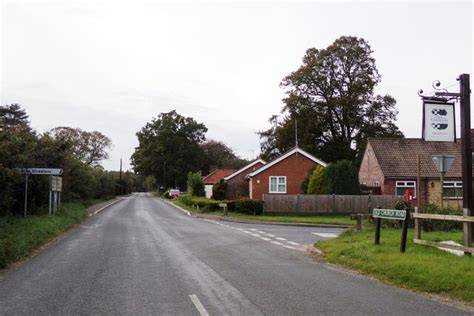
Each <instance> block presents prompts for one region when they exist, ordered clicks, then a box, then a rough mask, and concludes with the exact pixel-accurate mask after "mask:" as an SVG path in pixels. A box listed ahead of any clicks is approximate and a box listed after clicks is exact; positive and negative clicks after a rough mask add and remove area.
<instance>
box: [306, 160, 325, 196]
mask: <svg viewBox="0 0 474 316" xmlns="http://www.w3.org/2000/svg"><path fill="white" fill-rule="evenodd" d="M326 192H327V188H326V168H324V167H323V166H320V165H319V166H317V167H316V168H315V169H314V171H313V172H312V173H311V177H310V178H309V184H308V191H307V193H308V194H326Z"/></svg>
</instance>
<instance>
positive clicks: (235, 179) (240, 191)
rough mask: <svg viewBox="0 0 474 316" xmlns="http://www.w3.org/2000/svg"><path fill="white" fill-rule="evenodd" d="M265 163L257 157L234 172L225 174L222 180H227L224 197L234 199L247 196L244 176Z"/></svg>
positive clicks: (247, 185)
mask: <svg viewBox="0 0 474 316" xmlns="http://www.w3.org/2000/svg"><path fill="white" fill-rule="evenodd" d="M265 164H266V162H265V161H263V160H262V159H257V160H255V161H253V162H251V163H249V164H248V165H246V166H244V167H242V168H240V169H239V170H237V171H235V172H234V173H232V174H230V175H228V176H226V177H225V178H224V180H225V181H227V191H226V199H228V200H236V199H240V198H248V197H249V184H248V181H247V180H246V179H245V177H246V176H247V175H248V174H249V173H251V172H254V171H255V170H257V169H259V168H260V167H262V166H263V165H265Z"/></svg>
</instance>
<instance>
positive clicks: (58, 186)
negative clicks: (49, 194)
mask: <svg viewBox="0 0 474 316" xmlns="http://www.w3.org/2000/svg"><path fill="white" fill-rule="evenodd" d="M62 189H63V178H61V177H51V191H54V192H61V191H62Z"/></svg>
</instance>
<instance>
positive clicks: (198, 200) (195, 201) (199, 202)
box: [178, 195, 234, 213]
mask: <svg viewBox="0 0 474 316" xmlns="http://www.w3.org/2000/svg"><path fill="white" fill-rule="evenodd" d="M178 200H179V201H180V202H181V203H183V204H184V205H187V206H191V207H193V208H195V207H196V206H199V211H200V212H202V213H205V212H217V211H220V210H221V208H220V207H219V204H221V203H227V209H229V210H230V209H232V208H234V204H233V203H234V202H233V201H215V200H210V199H207V198H205V197H196V196H191V195H182V196H180V197H179V198H178Z"/></svg>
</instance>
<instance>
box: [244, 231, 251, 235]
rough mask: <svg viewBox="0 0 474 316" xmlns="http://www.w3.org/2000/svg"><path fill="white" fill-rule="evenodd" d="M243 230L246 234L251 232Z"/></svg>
mask: <svg viewBox="0 0 474 316" xmlns="http://www.w3.org/2000/svg"><path fill="white" fill-rule="evenodd" d="M243 232H244V233H246V234H251V232H248V231H246V230H243Z"/></svg>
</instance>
